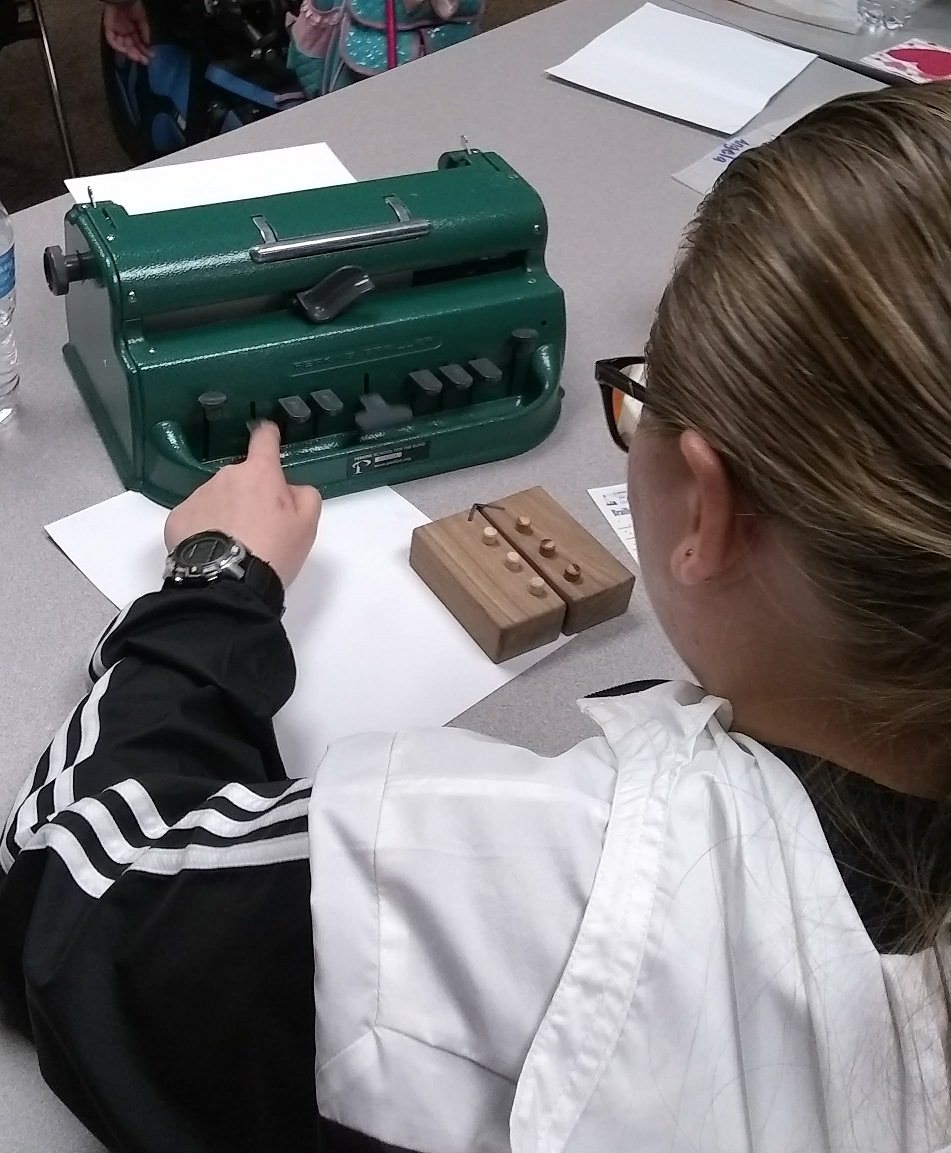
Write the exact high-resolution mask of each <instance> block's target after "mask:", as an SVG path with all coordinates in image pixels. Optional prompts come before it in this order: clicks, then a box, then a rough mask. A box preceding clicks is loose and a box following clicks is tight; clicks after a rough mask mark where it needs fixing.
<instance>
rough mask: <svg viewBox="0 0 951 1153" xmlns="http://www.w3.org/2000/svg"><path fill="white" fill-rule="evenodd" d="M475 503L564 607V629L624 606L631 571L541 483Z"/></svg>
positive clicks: (568, 630) (606, 615) (576, 628)
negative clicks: (512, 493) (550, 494)
mask: <svg viewBox="0 0 951 1153" xmlns="http://www.w3.org/2000/svg"><path fill="white" fill-rule="evenodd" d="M480 507H481V511H482V514H483V515H484V516H485V518H486V519H487V520H488V521H489V523H490V524H491V525H493V527H495V528H497V529H498V531H499V533H500V535H501V536H503V537H504V538H505V540H506V541H508V543H509V546H510V547H511V548H513V549H516V550H517V551H518V552H519V553H521V555H522V556H523V557H524V558H525V561H526V562H527V563H528V564H529V565H531V566H532V568H534V569H535V571H536V572H537V573H538V574H539V576H541V577H543V578H544V579H545V581H546V583H547V584H549V585H550V586H551V587H552V588H553V589H554V591H555V592H556V593H557V594H558V596H559V597H561V599H562V600H563V601H564V602H565V604H566V605H567V606H568V607H567V612H566V613H565V621H564V625H563V629H564V631H565V632H566V633H577V632H580V631H581V630H582V629H587V628H590V627H591V626H592V625H596V624H600V623H601V621H606V620H610V619H611V617H616V616H620V615H621V613H623V612H625V611H626V610H627V606H628V604H629V603H630V600H631V593H632V591H633V589H634V574H633V573H632V572H630V570H629V569H627V568H625V566H624V565H622V564H621V562H620V561H618V560H616V559H615V557H614V556H613V555H612V554H611V553H610V552H608V550H607V549H606V548H605V547H604V545H602V544H601V543H600V542H599V541H597V540H596V539H595V538H594V537H593V536H592V535H591V533H589V532H588V531H587V529H585V528H582V526H581V525H580V524H579V523H578V522H577V521H576V520H575V519H574V517H573V516H571V514H570V513H568V512H566V511H565V510H564V509H563V508H562V507H561V505H560V504H558V502H557V501H556V500H554V499H553V498H552V497H551V496H549V495H548V493H547V492H545V490H544V489H543V488H529V489H525V491H524V492H517V493H515V494H514V495H512V496H509V497H505V498H503V499H502V500H496V501H493V502H492V504H491V505H482V506H480ZM503 547H504V545H503Z"/></svg>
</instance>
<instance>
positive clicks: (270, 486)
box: [165, 422, 321, 588]
mask: <svg viewBox="0 0 951 1153" xmlns="http://www.w3.org/2000/svg"><path fill="white" fill-rule="evenodd" d="M320 503H321V502H320V494H319V493H318V492H317V490H316V489H315V488H310V487H309V486H306V485H290V484H288V483H287V481H286V480H285V479H284V473H283V472H282V471H281V434H280V432H279V430H278V427H277V425H276V424H270V423H268V422H265V423H262V424H260V425H258V427H257V428H256V429H255V430H254V432H252V433H251V443H250V444H249V445H248V456H247V459H246V460H245V461H243V462H242V463H241V464H229V465H226V466H225V467H224V468H222V469H219V471H218V472H217V473H216V474H215V475H214V476H213V477H212V478H211V479H210V480H209V481H206V482H205V484H203V485H202V486H201V488H199V489H197V490H196V491H195V492H193V493H192V495H191V496H190V497H188V498H187V500H184V501H183V502H182V503H181V504H180V505H179V506H178V508H174V509H172V511H171V512H170V513H169V514H168V520H167V521H166V522H165V544H166V546H167V547H168V549H169V550H171V549H173V548H175V546H176V545H178V544H180V543H181V542H182V541H183V540H185V538H186V537H189V536H192V535H193V534H194V533H196V532H203V531H205V530H208V529H217V530H218V531H219V532H224V533H227V534H228V536H233V537H234V538H235V540H239V541H240V542H241V543H242V544H243V545H244V546H245V548H247V549H249V550H250V551H251V552H252V553H254V555H255V556H257V557H260V558H261V560H266V561H267V562H268V564H269V565H270V566H271V567H272V568H273V569H274V571H275V572H276V573H277V575H278V576H279V577H280V578H281V581H282V582H283V584H284V587H285V588H287V587H288V586H289V585H290V583H291V581H293V580H294V578H295V577H296V576H297V574H298V573H299V572H300V570H301V566H302V565H303V563H304V561H305V560H306V559H307V554H308V553H309V552H310V550H311V547H312V545H313V543H314V538H315V537H316V535H317V521H318V520H319V519H320Z"/></svg>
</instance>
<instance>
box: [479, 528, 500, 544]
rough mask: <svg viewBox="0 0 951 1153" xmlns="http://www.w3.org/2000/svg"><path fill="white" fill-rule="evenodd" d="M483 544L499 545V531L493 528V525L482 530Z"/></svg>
mask: <svg viewBox="0 0 951 1153" xmlns="http://www.w3.org/2000/svg"><path fill="white" fill-rule="evenodd" d="M482 543H483V544H490V545H497V544H498V543H499V530H498V529H497V528H492V526H491V525H489V527H488V528H484V529H483V530H482Z"/></svg>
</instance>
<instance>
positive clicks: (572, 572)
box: [565, 564, 581, 584]
mask: <svg viewBox="0 0 951 1153" xmlns="http://www.w3.org/2000/svg"><path fill="white" fill-rule="evenodd" d="M565 580H566V581H571V583H572V584H577V583H578V581H580V580H581V569H580V567H579V566H578V565H576V564H570V565H568V566H567V567H566V569H565Z"/></svg>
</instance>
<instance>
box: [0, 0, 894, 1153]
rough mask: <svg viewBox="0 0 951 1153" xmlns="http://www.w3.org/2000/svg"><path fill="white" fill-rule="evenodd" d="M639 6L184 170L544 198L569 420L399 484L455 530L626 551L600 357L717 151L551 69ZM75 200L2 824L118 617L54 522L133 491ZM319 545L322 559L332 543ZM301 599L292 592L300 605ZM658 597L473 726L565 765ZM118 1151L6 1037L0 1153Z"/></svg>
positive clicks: (50, 362) (14, 492)
mask: <svg viewBox="0 0 951 1153" xmlns="http://www.w3.org/2000/svg"><path fill="white" fill-rule="evenodd" d="M637 6H638V4H637V0H566V2H565V3H564V4H561V5H559V6H557V7H555V8H552V9H549V10H547V11H545V12H542V13H539V14H537V15H535V16H532V17H528V18H526V19H524V20H522V21H520V22H518V23H516V24H513V25H509V26H507V27H505V28H502V29H499V30H496V31H494V32H489V33H486V34H485V35H484V36H482V37H480V38H479V39H477V40H475V41H472V42H469V43H468V44H465V45H462V46H460V47H458V48H456V49H453V50H451V51H449V52H445V53H441V54H439V55H436V56H434V57H431V58H429V59H426V60H423V61H420V62H418V63H416V64H412V65H410V66H407V67H405V68H401V69H399V70H398V71H396V72H394V73H392V74H389V75H386V76H383V77H380V78H378V79H376V80H374V81H372V82H371V83H368V84H362V85H358V86H357V87H355V88H351V89H349V90H347V91H345V92H342V93H339V94H336V95H333V96H330V97H327V98H324V99H321V100H318V101H315V102H314V103H312V104H309V105H306V106H305V107H303V108H300V109H298V110H295V111H291V112H286V113H283V114H282V115H280V116H279V117H277V118H275V119H270V120H266V121H263V122H260V123H258V124H256V125H254V126H251V127H248V128H245V129H243V130H241V131H239V132H236V133H232V134H230V135H228V136H226V137H223V138H221V139H219V140H217V141H215V142H213V143H208V144H205V145H202V146H199V147H197V148H195V149H193V150H191V152H189V153H186V154H180V155H179V156H178V157H176V158H174V159H176V160H180V159H186V158H187V159H195V158H201V157H210V156H215V155H225V154H234V153H239V152H248V151H254V150H267V149H270V148H276V147H280V146H284V145H292V144H303V143H308V142H311V141H316V140H326V141H328V142H329V143H330V145H331V146H332V147H333V148H334V149H335V151H336V152H337V153H338V155H339V156H340V158H341V159H342V160H343V162H344V163H345V164H346V165H348V167H349V168H350V169H351V170H352V172H353V173H354V175H355V176H356V177H357V178H358V179H359V178H369V177H374V176H382V175H385V174H389V173H402V172H412V171H419V170H425V169H429V168H432V167H433V166H434V165H435V163H436V159H437V157H438V155H439V154H440V153H441V152H442V151H444V150H446V149H450V148H454V147H457V146H458V143H459V139H460V135H461V134H463V133H465V134H466V135H467V136H468V138H469V140H470V142H471V144H472V145H473V146H476V147H481V148H485V149H491V150H494V151H497V152H499V153H501V155H503V156H504V157H505V158H506V159H507V160H508V161H509V162H510V163H512V164H513V165H514V166H515V167H516V168H517V169H518V170H519V171H520V172H521V173H522V174H523V175H524V176H525V177H526V178H527V179H528V180H529V181H530V182H531V183H532V184H533V185H534V186H535V187H536V188H537V189H538V190H539V192H540V193H541V195H542V197H543V199H544V201H545V203H546V205H547V208H548V212H549V216H550V223H551V242H550V248H549V263H550V268H551V271H552V273H553V275H554V276H555V277H556V279H557V280H558V281H559V282H560V283H561V284H562V285H563V286H564V289H565V293H566V296H567V304H568V318H569V324H568V333H569V335H568V350H567V358H566V364H565V371H564V386H565V390H566V398H565V405H564V414H563V416H562V419H561V422H560V424H559V425H558V427H557V429H556V430H555V432H554V433H553V434H552V436H551V437H550V438H549V439H548V440H547V441H546V442H545V443H544V444H543V445H542V446H541V447H539V448H537V449H535V450H533V451H532V452H530V453H528V454H526V455H524V456H521V457H518V458H515V459H513V460H509V461H503V462H500V463H497V464H492V465H485V466H482V467H479V468H473V469H469V470H466V471H464V472H458V473H454V474H448V475H444V476H440V477H435V478H431V479H429V480H424V481H417V482H414V483H412V484H407V485H404V486H402V488H401V490H400V491H401V492H402V493H403V494H404V495H405V496H406V497H407V498H408V499H409V500H410V501H412V502H413V503H414V504H416V505H417V506H418V507H419V508H421V509H422V510H423V511H424V512H426V513H427V514H429V515H430V516H433V517H438V516H442V515H445V514H448V513H451V512H455V511H458V510H459V509H461V508H465V507H467V506H469V505H470V504H471V503H472V502H473V501H475V500H486V499H492V498H493V497H497V496H500V495H503V494H505V493H508V492H514V491H516V490H518V489H520V488H522V487H526V486H528V485H532V484H542V485H544V486H545V487H546V488H548V489H549V491H551V492H552V493H553V494H554V495H555V496H556V498H557V499H559V500H560V501H561V502H562V503H563V504H564V505H565V506H566V507H567V508H568V509H569V510H570V511H571V512H572V513H573V514H574V515H575V516H577V517H578V519H579V520H581V521H582V522H583V523H584V524H586V525H587V526H588V527H589V528H590V529H591V530H592V531H593V532H594V533H595V534H596V535H597V536H598V537H599V538H600V539H601V540H603V541H604V542H605V543H606V544H607V545H608V546H609V547H611V548H613V549H614V551H615V552H616V553H617V555H618V556H621V557H624V556H625V555H626V554H625V553H624V551H623V549H622V547H621V546H620V544H619V543H618V542H617V541H616V540H615V538H614V537H613V534H612V533H611V531H610V529H609V528H608V526H607V524H606V523H605V522H604V520H603V518H602V517H601V515H600V513H599V512H598V511H597V510H596V508H595V506H594V504H593V502H592V501H591V499H590V498H589V496H588V495H587V489H588V488H589V487H592V486H595V485H604V484H610V483H614V482H617V481H620V480H622V479H623V475H624V463H625V462H624V458H623V457H622V455H621V454H620V453H618V452H617V450H616V449H614V448H613V447H612V445H611V443H610V441H609V440H608V437H607V435H606V432H605V430H604V428H603V417H602V415H601V409H600V402H599V399H598V396H597V395H596V389H595V386H594V384H593V381H592V366H593V363H594V361H595V359H596V358H597V357H599V356H607V355H619V354H624V353H627V352H637V351H639V350H640V348H641V347H642V345H643V342H644V340H645V337H646V335H647V332H648V329H649V325H650V321H651V316H652V312H653V309H654V306H655V304H656V301H657V299H658V296H659V294H660V292H661V290H662V288H663V285H664V283H665V281H666V279H667V276H668V274H669V271H670V268H671V265H672V262H673V260H674V256H675V253H676V250H677V246H678V241H679V237H680V234H681V230H682V229H683V227H684V225H685V224H686V223H687V221H688V219H689V218H690V216H691V215H692V213H693V211H694V209H695V208H696V205H697V199H698V198H697V196H696V194H695V193H693V192H691V191H690V190H689V189H687V188H685V187H683V186H681V185H680V184H678V183H676V182H674V181H673V180H671V174H672V173H673V172H676V171H679V170H680V169H681V168H683V167H685V166H686V165H687V164H689V163H691V162H692V161H694V160H696V159H698V158H699V157H700V156H702V155H703V154H704V153H706V152H707V151H709V150H710V149H711V148H712V147H713V146H714V144H715V142H716V139H717V138H716V137H714V136H712V135H711V134H709V133H706V132H704V131H702V130H700V129H698V128H693V127H690V126H688V125H684V124H680V123H676V122H673V121H669V120H665V119H663V118H661V117H658V116H652V115H649V114H647V113H645V112H642V111H639V110H637V109H633V108H630V107H628V106H626V105H623V104H620V103H616V102H614V101H611V100H607V99H604V98H602V97H599V96H596V95H594V94H591V93H587V92H584V91H581V90H578V89H575V88H572V87H569V86H567V85H564V84H561V83H558V82H556V81H553V80H550V79H547V78H546V77H545V76H544V75H543V72H544V69H545V68H546V67H547V66H550V65H553V64H556V63H558V62H560V61H561V60H563V59H564V58H566V57H567V56H568V55H570V54H571V53H572V52H574V51H576V50H577V49H578V48H580V47H582V45H583V44H585V43H586V42H587V41H588V40H590V39H591V38H592V37H593V36H595V35H597V34H598V33H600V32H602V31H604V30H605V29H606V28H608V27H609V26H610V25H611V24H613V23H615V22H616V21H617V20H619V19H621V18H623V17H624V16H626V15H628V14H629V13H630V12H631V11H633V10H634V9H635V8H636V7H637ZM875 86H876V85H875V84H874V83H872V82H870V81H868V80H867V79H865V78H864V77H861V76H856V75H854V74H852V73H850V72H846V71H844V70H841V69H839V68H836V67H834V66H833V65H831V64H827V63H824V62H816V63H814V64H812V65H810V67H809V68H808V69H807V70H806V72H805V73H803V75H802V76H801V77H799V78H798V79H797V80H796V81H795V82H794V83H793V84H792V85H791V86H790V87H788V88H787V89H786V90H785V91H784V92H782V93H781V94H780V95H779V96H778V97H777V98H776V99H775V100H774V101H773V102H772V103H771V104H770V105H769V106H768V107H767V109H766V110H765V111H764V113H763V114H762V116H761V117H760V120H761V121H763V122H765V121H769V120H773V119H775V118H776V117H778V116H785V115H790V114H792V113H795V112H796V111H798V110H799V109H801V108H804V107H806V106H807V105H810V104H816V103H819V102H821V101H822V100H824V99H828V98H832V97H833V96H836V95H839V94H841V93H844V92H848V91H857V90H861V89H864V88H869V87H875ZM69 204H70V201H69V200H68V199H67V198H66V197H62V198H59V199H56V200H52V201H49V202H47V203H45V204H41V205H38V206H36V207H35V208H31V209H28V210H26V211H24V212H21V213H19V214H18V215H17V217H16V219H15V222H14V226H15V229H16V241H17V256H18V261H17V263H18V271H19V284H18V310H17V321H16V323H17V334H18V338H19V346H20V353H21V358H22V389H21V391H22V408H21V411H20V412H19V413H18V418H17V421H16V424H15V427H12V428H10V429H9V430H5V431H4V433H3V435H2V437H0V492H2V493H3V512H2V515H0V557H2V558H3V559H2V562H0V563H2V588H3V589H4V590H5V591H4V593H3V597H2V601H0V621H2V627H3V636H4V641H5V652H6V654H7V665H6V670H7V671H6V674H5V676H4V677H3V678H2V684H0V701H2V715H3V717H4V722H5V724H4V738H5V739H4V741H3V746H2V754H0V815H3V816H5V814H6V812H7V811H8V809H9V806H10V805H11V804H12V801H13V797H14V794H15V792H16V789H17V788H18V787H19V784H20V782H21V780H22V778H23V777H24V776H25V774H26V772H27V771H28V770H29V768H30V767H31V766H32V763H33V761H34V760H35V758H36V757H37V756H38V754H39V753H40V752H41V750H42V747H43V746H44V744H45V743H46V741H47V740H48V739H49V737H50V735H51V733H52V732H53V731H54V729H55V728H56V727H57V725H58V724H59V723H60V721H61V720H62V718H63V716H64V715H65V713H66V711H67V709H68V708H69V707H71V705H72V704H73V703H74V701H75V700H76V699H77V698H78V697H79V696H80V695H81V694H82V692H83V691H84V689H85V684H84V673H83V669H84V663H85V660H86V657H87V656H88V650H89V647H90V645H91V643H92V641H93V639H94V638H95V636H96V635H97V633H98V632H99V631H100V630H101V629H102V628H103V627H104V626H105V625H106V623H107V622H108V620H109V619H110V617H111V615H112V612H113V610H112V606H111V605H110V604H109V603H108V602H107V601H106V600H105V598H104V597H102V596H101V595H100V594H99V593H98V592H97V591H96V589H95V588H94V587H93V586H92V585H90V584H89V583H88V582H87V581H86V579H85V578H84V577H83V576H81V575H80V573H79V572H78V571H77V570H76V569H74V568H73V566H72V565H71V564H70V563H69V561H67V560H66V558H65V557H64V556H63V555H62V554H60V553H59V552H58V550H57V549H56V548H55V546H54V545H53V544H52V543H51V542H50V541H49V539H48V538H47V537H46V535H45V534H44V532H43V526H44V525H45V524H47V523H49V522H50V521H53V520H55V519H57V518H59V517H62V516H65V515H67V514H69V513H72V512H75V511H77V510H79V509H82V508H85V507H87V506H88V505H90V504H93V503H95V502H96V501H100V500H103V499H105V498H106V497H110V496H114V495H115V494H116V493H118V492H119V491H120V485H119V482H118V480H117V478H116V475H115V473H114V472H113V469H112V467H111V465H110V463H109V459H108V457H107V456H106V453H105V451H104V449H103V447H102V445H101V444H100V443H99V440H98V438H97V436H96V434H95V432H94V429H93V426H92V424H91V422H90V419H89V417H88V416H87V414H86V411H85V409H84V407H83V405H82V403H81V402H80V399H79V397H78V395H77V393H76V390H75V389H74V387H73V386H72V383H71V381H70V379H69V376H68V374H67V372H66V370H65V367H64V365H63V362H62V359H61V356H60V348H61V346H62V344H63V341H64V339H65V322H64V313H63V307H62V302H61V301H59V300H57V299H54V298H53V297H52V296H51V295H50V294H49V293H48V291H47V289H46V285H45V282H44V280H43V275H42V271H41V253H42V250H43V248H44V247H45V246H46V245H47V244H51V243H56V242H58V241H59V240H60V238H61V235H62V218H63V215H64V213H65V212H66V210H67V208H68V207H69ZM318 547H319V546H318ZM291 595H293V591H292V593H291ZM681 671H682V670H681V668H680V665H679V662H678V661H677V658H676V657H675V655H674V654H673V653H672V651H671V650H670V648H669V646H668V645H667V643H666V641H665V640H664V639H663V637H662V635H661V634H660V631H659V629H658V627H657V625H656V623H655V621H654V620H653V618H652V616H651V613H650V611H649V608H648V606H647V604H646V602H645V600H644V598H643V596H642V595H641V594H640V593H636V594H635V597H634V600H633V603H632V606H631V609H630V611H629V613H628V614H627V616H626V617H624V618H623V619H621V620H619V621H615V622H610V623H608V624H605V625H602V626H599V627H597V628H594V629H591V630H590V631H589V632H587V633H585V634H582V635H581V636H579V637H577V638H576V639H574V640H573V641H572V642H571V643H570V644H569V645H566V646H565V647H564V648H562V649H561V650H560V651H559V652H557V653H556V654H555V655H554V656H552V657H550V658H548V659H547V660H546V661H544V662H542V663H541V664H540V665H538V666H536V667H535V668H533V669H532V670H530V671H529V672H527V673H525V674H524V675H522V676H520V677H518V678H517V679H516V680H515V681H513V682H512V683H511V684H509V685H508V686H506V687H505V688H504V689H502V690H500V691H499V692H497V693H495V694H494V695H493V696H491V697H489V698H488V699H486V700H485V701H483V702H481V703H480V704H478V705H476V706H475V707H474V708H472V709H470V710H469V712H467V713H466V714H464V715H463V716H462V717H461V718H460V719H459V721H458V722H457V723H461V724H465V725H466V726H469V727H472V728H475V729H478V730H480V731H483V732H486V733H490V734H492V735H495V736H497V737H500V738H503V739H506V740H510V741H514V742H519V743H523V744H527V745H530V746H532V747H534V748H536V749H538V750H539V751H542V752H546V753H554V752H557V751H560V750H562V749H564V748H565V747H567V746H568V745H569V744H571V743H573V742H574V741H576V740H578V739H580V738H581V737H583V736H585V735H587V733H588V730H587V729H586V727H585V725H584V723H583V722H582V719H581V717H580V715H579V714H578V712H577V710H576V708H575V706H574V701H575V699H576V698H577V697H579V696H582V695H584V694H586V693H588V692H591V691H594V690H596V689H598V688H603V687H606V686H609V685H612V684H616V683H619V682H621V681H624V680H629V679H634V678H639V677H647V676H669V675H677V674H678V673H679V672H681ZM98 1149H100V1146H99V1144H98V1142H96V1141H95V1140H94V1139H93V1138H92V1137H91V1136H89V1135H88V1134H87V1133H86V1132H85V1130H84V1129H83V1128H82V1127H81V1126H80V1125H79V1124H78V1122H76V1121H75V1120H74V1119H73V1118H72V1117H71V1116H70V1115H69V1114H68V1113H67V1111H66V1110H65V1109H64V1108H63V1107H62V1106H61V1105H60V1104H59V1102H58V1101H57V1100H56V1099H55V1098H54V1097H53V1095H52V1094H51V1093H50V1092H49V1091H48V1090H47V1089H46V1088H45V1086H44V1085H43V1083H42V1081H41V1078H40V1076H39V1073H38V1070H37V1068H36V1061H35V1057H34V1055H33V1052H32V1050H31V1048H30V1047H29V1046H28V1045H26V1044H25V1043H24V1042H22V1041H21V1040H20V1039H19V1038H17V1037H15V1036H13V1035H12V1034H10V1033H9V1032H8V1031H5V1030H2V1029H0V1153H66V1151H70V1153H88V1151H93V1150H98Z"/></svg>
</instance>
